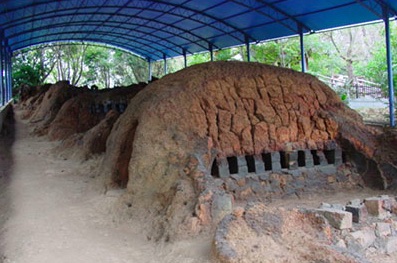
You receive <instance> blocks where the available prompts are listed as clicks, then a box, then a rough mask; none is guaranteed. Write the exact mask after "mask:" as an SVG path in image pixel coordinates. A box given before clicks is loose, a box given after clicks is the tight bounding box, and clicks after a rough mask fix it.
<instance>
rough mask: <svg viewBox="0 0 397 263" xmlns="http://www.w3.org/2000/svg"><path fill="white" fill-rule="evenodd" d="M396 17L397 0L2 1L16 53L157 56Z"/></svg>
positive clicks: (0, 10) (0, 16) (1, 19)
mask: <svg viewBox="0 0 397 263" xmlns="http://www.w3.org/2000/svg"><path fill="white" fill-rule="evenodd" d="M385 6H387V7H388V9H389V13H388V16H389V17H393V16H395V15H396V14H397V13H396V10H397V1H394V0H393V1H392V0H167V1H165V0H154V1H139V0H138V1H137V0H66V1H62V0H52V1H51V0H34V1H33V0H19V1H15V0H2V1H1V5H0V30H1V31H3V32H4V37H5V38H6V39H7V40H8V45H9V47H10V49H11V51H12V52H13V51H16V50H18V49H22V48H25V47H29V46H32V45H38V44H41V43H48V42H58V41H68V40H77V41H84V40H86V41H92V42H100V43H104V44H108V45H113V46H116V47H120V48H123V49H126V50H129V51H131V52H133V53H135V54H137V55H139V56H141V57H143V58H146V59H148V60H152V61H156V60H161V59H163V58H164V56H166V57H167V58H170V57H175V56H181V55H183V54H184V52H186V53H187V54H193V53H197V52H201V51H206V50H209V49H210V47H211V48H213V49H215V50H216V49H221V48H226V47H230V46H236V45H241V44H246V43H247V42H249V43H253V42H258V41H263V40H268V39H274V38H281V37H287V36H294V35H299V33H300V29H302V33H309V32H315V31H320V30H325V29H329V28H335V27H341V26H346V25H352V24H359V23H366V22H371V21H376V20H380V19H382V18H383V11H382V10H383V7H385Z"/></svg>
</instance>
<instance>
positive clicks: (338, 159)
mask: <svg viewBox="0 0 397 263" xmlns="http://www.w3.org/2000/svg"><path fill="white" fill-rule="evenodd" d="M342 164H343V157H342V149H340V148H336V149H335V166H340V165H342Z"/></svg>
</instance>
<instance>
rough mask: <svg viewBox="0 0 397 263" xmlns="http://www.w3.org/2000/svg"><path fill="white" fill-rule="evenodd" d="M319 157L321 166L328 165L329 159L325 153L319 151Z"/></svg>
mask: <svg viewBox="0 0 397 263" xmlns="http://www.w3.org/2000/svg"><path fill="white" fill-rule="evenodd" d="M317 156H318V158H319V160H320V165H328V161H327V158H326V157H325V154H324V152H322V151H317Z"/></svg>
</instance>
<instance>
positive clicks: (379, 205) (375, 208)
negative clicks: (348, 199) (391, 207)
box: [364, 197, 387, 218]
mask: <svg viewBox="0 0 397 263" xmlns="http://www.w3.org/2000/svg"><path fill="white" fill-rule="evenodd" d="M384 200H385V199H384V198H382V197H370V198H366V199H364V204H365V206H366V207H367V210H368V214H370V215H372V216H376V217H379V218H386V217H387V211H386V210H385V209H384V208H383V203H384Z"/></svg>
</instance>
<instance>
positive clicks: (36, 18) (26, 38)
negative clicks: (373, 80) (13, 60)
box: [0, 0, 397, 126]
mask: <svg viewBox="0 0 397 263" xmlns="http://www.w3.org/2000/svg"><path fill="white" fill-rule="evenodd" d="M0 3H1V4H0V43H1V47H2V48H1V49H0V50H1V57H2V59H1V60H2V63H0V64H1V68H2V69H5V72H6V74H5V77H3V76H0V78H1V79H2V84H3V87H4V86H7V89H6V91H7V96H8V97H9V93H10V92H9V91H8V89H10V88H9V87H8V86H10V80H7V79H10V77H9V76H7V74H10V72H11V68H10V66H9V65H7V64H9V60H10V59H9V57H10V56H11V54H12V52H14V51H16V50H19V49H23V48H26V47H30V46H34V45H39V44H43V43H51V42H62V41H89V42H98V43H103V44H107V45H111V46H115V47H118V48H121V49H125V50H128V51H131V52H133V53H135V54H137V55H139V56H141V57H143V58H145V59H147V60H148V61H149V62H150V61H157V60H162V59H164V61H165V60H166V58H171V57H176V56H181V55H183V56H184V57H185V58H186V54H193V53H198V52H202V51H208V50H211V51H212V50H216V49H222V48H226V47H231V46H237V45H242V44H245V45H247V47H249V43H255V42H260V41H264V40H270V39H276V38H282V37H290V36H295V35H299V36H300V37H301V45H302V53H303V41H302V37H303V35H304V34H307V33H312V32H316V31H322V30H327V29H332V28H338V27H343V26H348V25H354V24H361V23H368V22H372V21H378V20H381V19H383V20H384V21H385V26H386V27H388V23H389V19H390V18H392V17H395V16H396V15H397V11H396V10H397V1H396V0H147V1H141V0H18V1H15V0H0ZM387 35H388V34H387ZM386 42H387V41H386ZM389 51H390V50H389ZM387 58H388V60H390V54H388V55H387ZM390 63H391V62H390ZM149 64H150V63H149ZM304 66H305V65H304V64H302V68H303V69H304ZM389 66H391V65H389ZM391 77H392V76H390V71H389V78H391ZM389 83H390V81H389ZM3 89H4V88H3ZM391 90H392V89H391ZM390 93H391V94H392V91H390V89H389V95H390ZM2 94H3V96H4V94H6V92H4V91H3V92H2ZM390 96H392V95H390ZM391 102H392V100H391ZM392 126H394V125H392Z"/></svg>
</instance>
